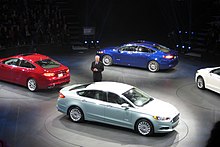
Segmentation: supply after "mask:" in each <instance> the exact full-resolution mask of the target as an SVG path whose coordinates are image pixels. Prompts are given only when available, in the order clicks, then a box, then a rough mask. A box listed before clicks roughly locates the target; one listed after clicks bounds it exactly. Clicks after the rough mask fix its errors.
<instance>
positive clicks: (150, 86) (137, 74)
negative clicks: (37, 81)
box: [0, 52, 220, 147]
mask: <svg viewBox="0 0 220 147" xmlns="http://www.w3.org/2000/svg"><path fill="white" fill-rule="evenodd" d="M94 55H95V53H94V52H86V53H72V54H63V55H53V56H52V57H53V58H54V59H56V60H58V61H60V62H61V63H63V64H65V65H67V66H68V67H69V68H70V73H71V83H70V84H75V83H85V82H92V73H91V71H90V64H91V62H92V61H93V59H94ZM206 66H209V65H205V64H204V63H202V62H195V61H194V60H188V59H185V58H181V59H180V63H179V64H178V66H177V67H175V68H174V69H170V70H163V71H159V72H157V73H151V72H149V71H147V70H145V69H139V68H131V67H123V66H109V67H105V71H104V72H103V80H105V81H117V82H124V83H127V84H130V85H134V86H136V87H139V88H140V89H142V90H144V91H147V92H148V93H149V94H150V95H152V96H154V97H156V98H158V99H161V100H163V101H167V102H169V103H171V104H173V105H174V106H176V107H177V108H178V110H179V111H180V113H181V121H180V124H179V125H178V127H177V128H176V130H175V131H174V132H171V133H168V134H156V135H154V136H151V137H143V136H140V135H138V134H136V133H135V132H133V131H132V130H128V129H124V128H120V127H114V126H109V125H105V124H100V123H94V122H85V123H80V124H76V123H72V122H71V121H70V120H69V118H68V117H66V116H65V115H63V114H61V113H60V112H58V111H57V110H56V100H57V97H58V92H59V90H60V89H59V88H58V89H52V90H42V91H38V92H34V93H32V92H29V91H28V90H27V89H26V88H25V87H22V86H18V85H14V84H11V83H7V82H3V81H0V112H1V113H0V145H1V144H4V145H5V146H16V147H30V146H32V147H34V146H38V147H39V146H41V147H44V146H45V147H46V146H55V147H56V146H57V147H60V146H85V147H87V146H89V147H91V146H100V145H101V146H105V147H108V146H109V147H110V146H111V147H112V146H129V147H131V146H178V147H185V146H190V147H199V146H204V145H205V144H206V142H207V140H208V136H209V135H210V131H211V129H212V127H213V125H214V123H215V122H217V121H218V120H220V108H219V106H220V99H219V98H220V97H219V94H216V93H214V92H212V91H209V90H199V89H197V87H196V85H195V84H194V74H195V71H196V70H197V69H199V68H201V67H206ZM158 109H159V108H158ZM201 128H202V129H201Z"/></svg>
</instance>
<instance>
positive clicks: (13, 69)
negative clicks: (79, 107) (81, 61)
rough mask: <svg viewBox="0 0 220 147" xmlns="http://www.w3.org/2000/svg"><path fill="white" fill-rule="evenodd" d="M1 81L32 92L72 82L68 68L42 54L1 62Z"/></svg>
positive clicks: (7, 59) (20, 56)
mask: <svg viewBox="0 0 220 147" xmlns="http://www.w3.org/2000/svg"><path fill="white" fill-rule="evenodd" d="M0 80H3V81H8V82H11V83H16V84H19V85H23V86H27V88H28V89H29V90H30V91H36V90H37V89H48V88H53V87H55V86H61V85H64V84H67V83H69V82H70V74H69V69H68V67H66V66H64V65H62V64H60V63H59V62H57V61H55V60H53V59H51V58H49V57H47V56H45V55H41V54H37V53H31V54H21V55H18V56H13V57H9V58H4V59H1V60H0Z"/></svg>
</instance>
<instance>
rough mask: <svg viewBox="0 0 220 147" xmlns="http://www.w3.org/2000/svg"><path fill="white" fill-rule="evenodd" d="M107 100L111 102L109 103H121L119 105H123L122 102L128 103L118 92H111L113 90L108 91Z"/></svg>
mask: <svg viewBox="0 0 220 147" xmlns="http://www.w3.org/2000/svg"><path fill="white" fill-rule="evenodd" d="M107 102H109V103H115V104H119V105H121V104H123V103H127V102H126V101H125V100H124V99H123V98H121V97H120V96H118V95H117V94H115V93H111V92H109V93H108V99H107Z"/></svg>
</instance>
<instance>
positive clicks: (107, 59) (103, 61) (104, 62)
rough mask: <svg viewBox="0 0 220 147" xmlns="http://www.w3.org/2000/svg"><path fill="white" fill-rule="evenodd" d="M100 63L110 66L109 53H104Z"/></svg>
mask: <svg viewBox="0 0 220 147" xmlns="http://www.w3.org/2000/svg"><path fill="white" fill-rule="evenodd" d="M102 63H103V64H104V65H105V66H110V65H112V57H111V56H109V55H105V56H104V57H103V58H102Z"/></svg>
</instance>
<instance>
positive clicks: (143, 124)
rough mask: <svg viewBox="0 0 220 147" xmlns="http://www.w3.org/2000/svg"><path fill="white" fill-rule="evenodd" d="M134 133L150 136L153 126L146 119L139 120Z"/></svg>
mask: <svg viewBox="0 0 220 147" xmlns="http://www.w3.org/2000/svg"><path fill="white" fill-rule="evenodd" d="M136 131H137V132H138V133H139V134H141V135H143V136H147V135H151V134H152V133H153V125H152V124H151V122H150V121H148V120H147V119H140V120H138V122H137V123H136Z"/></svg>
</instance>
